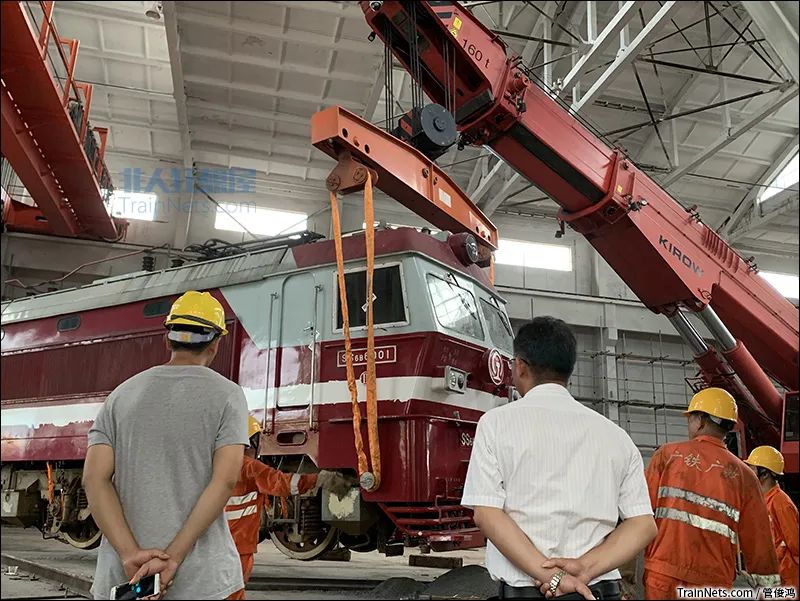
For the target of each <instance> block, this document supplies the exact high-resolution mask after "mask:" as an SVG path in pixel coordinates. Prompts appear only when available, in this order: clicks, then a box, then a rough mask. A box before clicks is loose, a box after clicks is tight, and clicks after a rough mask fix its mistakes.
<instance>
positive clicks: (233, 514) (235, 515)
mask: <svg viewBox="0 0 800 601" xmlns="http://www.w3.org/2000/svg"><path fill="white" fill-rule="evenodd" d="M256 509H258V508H257V507H256V506H255V505H250V506H248V507H245V508H244V509H236V510H234V511H226V512H225V517H226V518H227V519H229V520H238V519H239V518H243V517H244V516H246V515H253V514H254V513H255V512H256Z"/></svg>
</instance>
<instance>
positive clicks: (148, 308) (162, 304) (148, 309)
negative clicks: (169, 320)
mask: <svg viewBox="0 0 800 601" xmlns="http://www.w3.org/2000/svg"><path fill="white" fill-rule="evenodd" d="M171 306H172V303H171V302H170V301H168V300H157V301H152V302H149V303H147V304H146V305H145V306H144V309H143V311H144V316H145V317H161V316H163V315H166V314H167V313H169V309H170V307H171Z"/></svg>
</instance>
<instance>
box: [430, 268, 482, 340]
mask: <svg viewBox="0 0 800 601" xmlns="http://www.w3.org/2000/svg"><path fill="white" fill-rule="evenodd" d="M428 292H430V295H431V301H432V302H433V312H434V313H435V314H436V319H437V321H438V322H439V323H440V324H442V326H444V327H445V328H447V329H448V330H453V331H454V332H458V333H459V334H466V335H467V336H472V337H473V338H478V339H479V340H483V326H482V325H481V319H480V317H478V307H477V305H476V304H475V297H474V296H473V295H472V293H471V292H470V291H469V290H465V289H464V288H461V287H460V286H459V285H458V284H456V283H455V282H452V281H448V280H444V279H442V278H440V277H437V276H435V275H431V274H428Z"/></svg>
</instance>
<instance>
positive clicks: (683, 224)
mask: <svg viewBox="0 0 800 601" xmlns="http://www.w3.org/2000/svg"><path fill="white" fill-rule="evenodd" d="M361 7H362V10H363V11H364V14H365V17H366V20H367V22H368V24H369V26H370V27H371V28H372V30H373V32H374V34H376V35H378V36H379V37H380V38H381V39H382V40H383V41H384V43H385V44H386V46H387V47H388V49H389V50H390V51H391V53H392V54H393V55H394V57H395V58H396V59H397V60H399V61H400V62H401V63H402V64H403V66H404V67H405V68H406V69H407V70H408V71H409V73H410V74H411V75H412V77H413V78H414V79H415V80H416V82H417V84H418V85H420V86H421V87H422V89H423V90H424V91H425V93H426V94H427V95H428V97H429V98H431V99H432V100H433V101H434V102H435V103H438V104H439V105H444V106H446V107H449V109H450V112H451V113H452V115H453V118H454V121H455V126H456V128H457V130H458V134H459V138H458V144H459V146H460V147H463V146H464V145H473V146H481V145H487V146H489V147H490V148H491V149H492V150H493V151H494V152H495V153H496V154H497V155H499V156H500V157H502V158H503V159H504V160H505V161H506V162H507V163H509V164H510V165H511V166H512V167H513V168H514V169H516V170H517V171H518V172H519V173H520V174H522V175H523V176H525V177H526V178H527V179H528V180H530V181H531V182H532V183H533V184H534V185H536V186H537V187H538V188H539V189H541V190H542V191H544V192H545V193H547V194H548V195H549V196H550V197H551V198H552V199H553V200H554V201H555V202H557V203H558V204H559V205H560V206H561V210H560V212H559V220H561V221H562V222H563V223H566V224H569V226H570V227H571V228H572V229H574V230H575V231H577V232H579V233H581V234H583V235H584V236H585V237H586V238H587V240H588V241H589V242H590V243H591V244H592V246H593V247H594V248H595V249H596V250H597V251H598V252H599V253H600V254H601V255H602V256H603V258H604V259H605V260H606V261H607V262H608V264H609V265H610V266H611V267H612V268H613V269H614V270H615V271H616V272H617V273H618V274H619V275H620V276H621V277H622V279H623V280H624V281H625V283H626V284H627V285H628V286H629V287H630V288H631V289H632V290H633V291H634V293H636V295H637V296H638V297H639V298H640V299H641V301H642V302H643V303H644V304H645V305H646V306H647V307H648V308H649V309H651V310H652V311H654V312H656V313H660V314H663V315H665V316H666V317H668V318H669V320H670V321H671V322H672V323H673V325H674V326H675V328H676V329H677V331H678V332H679V333H680V335H681V336H682V338H683V339H684V340H685V341H686V343H687V344H688V345H689V346H690V348H691V349H692V351H693V353H694V356H695V360H696V362H697V364H698V365H699V367H700V374H699V377H698V378H697V379H696V380H692V381H690V382H689V383H690V384H691V385H693V386H694V387H695V388H702V387H704V386H712V385H713V386H720V387H723V388H726V389H727V390H729V391H730V392H731V393H732V394H733V395H734V396H735V397H736V398H737V400H738V401H739V405H740V408H741V414H742V418H743V423H744V424H746V429H745V433H746V442H747V444H748V446H749V445H752V444H765V443H766V444H772V445H775V446H781V448H782V451H783V453H784V455H785V456H786V463H787V468H786V469H787V472H790V473H791V474H792V475H793V478H794V479H796V478H797V472H798V471H800V470H799V468H800V465H798V429H799V428H798V407H797V392H796V391H797V389H798V312H797V309H796V308H795V307H794V306H793V305H792V304H791V303H789V302H788V301H787V300H786V299H785V298H783V297H782V296H780V295H779V294H778V293H777V292H776V291H775V290H774V289H773V288H772V287H771V286H770V285H769V284H768V283H767V282H766V281H764V280H763V279H762V278H761V277H758V276H757V268H756V266H755V265H754V264H753V263H752V262H751V261H749V260H745V259H743V258H742V257H741V256H740V255H739V254H738V253H737V252H736V251H735V250H734V249H732V248H731V247H730V246H729V245H728V244H727V243H726V242H725V241H724V240H722V239H721V238H720V237H719V236H718V235H717V234H716V233H715V232H714V231H713V230H711V229H710V228H709V227H708V226H706V225H705V224H704V223H703V222H702V221H701V219H700V216H699V215H698V214H697V213H696V212H695V211H694V210H691V209H690V210H687V209H685V208H683V207H682V206H681V205H680V204H679V203H678V202H677V201H676V200H675V199H673V198H672V197H671V196H670V195H669V194H668V193H667V192H666V191H665V190H663V189H662V188H661V187H660V186H659V185H658V184H657V183H656V182H655V181H653V180H652V179H651V178H650V177H649V176H648V175H647V174H645V173H644V172H642V171H641V170H640V169H639V168H638V167H637V166H636V165H635V164H633V162H632V161H630V160H629V159H628V158H626V157H625V156H624V155H623V154H622V153H621V152H620V151H619V150H617V149H612V148H609V147H608V146H607V145H606V144H605V143H604V142H603V141H602V140H600V139H599V138H598V137H597V136H596V135H595V134H593V133H592V132H590V131H589V130H588V129H587V128H586V127H584V125H582V124H581V122H580V121H579V120H578V119H577V118H576V117H575V116H573V115H572V114H571V113H570V112H569V111H568V110H565V109H564V108H562V107H561V106H560V105H559V104H558V103H557V102H556V101H554V99H553V98H552V97H551V96H550V95H549V94H548V93H547V92H545V91H544V90H543V89H541V88H540V87H538V86H537V85H535V84H533V83H532V82H531V80H530V79H529V77H528V76H527V75H526V69H525V67H524V65H522V63H521V59H520V58H519V57H517V56H514V55H511V54H509V52H508V49H507V47H506V45H505V44H504V43H503V41H502V40H501V39H500V38H499V37H498V36H497V35H495V34H494V33H492V32H491V31H490V30H488V29H487V28H486V27H485V26H484V25H483V24H482V23H480V22H479V21H478V20H477V19H476V18H475V17H474V16H473V15H472V14H471V13H470V12H468V11H466V10H465V9H464V8H463V7H461V6H460V5H459V4H458V3H457V2H398V1H387V2H375V1H362V2H361ZM373 37H374V36H373ZM434 106H435V105H434ZM421 108H422V107H419V106H415V108H414V109H413V110H412V112H411V113H409V114H408V115H404V116H403V117H402V118H401V122H400V126H401V127H398V130H396V132H395V133H399V134H400V137H401V138H402V137H405V138H406V139H407V140H409V141H411V143H412V144H414V141H413V140H412V138H413V135H412V134H416V133H417V130H421V129H424V128H423V126H422V124H421V122H422V121H423V120H424V119H422V118H420V119H418V120H417V122H418V123H420V125H419V126H418V127H417V128H416V129H415V126H414V121H415V117H417V116H418V115H419V113H420V112H421ZM426 108H427V107H426ZM439 108H441V107H439ZM437 116H438V117H440V118H441V115H437ZM440 123H441V121H440ZM401 128H402V130H405V132H406V133H407V134H408V135H406V136H404V135H403V131H401ZM444 129H446V128H444V127H438V126H437V127H436V128H435V129H431V131H432V132H433V133H434V134H436V131H435V130H438V131H443V130H444ZM434 137H435V136H434ZM346 138H347V135H346V132H345V135H344V136H343V137H342V136H341V135H340V136H339V138H338V140H339V141H340V142H344V143H345V144H346V146H347V150H348V153H349V154H348V157H349V156H350V155H352V158H353V159H354V160H355V161H356V162H360V163H363V164H364V165H366V166H368V167H370V168H378V167H379V164H378V162H377V160H376V157H375V154H374V153H373V155H372V156H370V155H369V154H368V153H367V152H364V149H363V148H358V144H353V143H352V140H351V141H350V142H349V143H348V142H346V140H345V139H346ZM415 145H416V144H415ZM417 146H418V147H419V148H420V149H422V148H423V145H417ZM428 146H430V140H428ZM426 154H427V153H426ZM438 154H441V152H439V153H438ZM428 156H432V155H431V154H428ZM381 183H382V182H381V181H380V179H379V180H378V187H381ZM435 190H436V187H435V186H430V192H429V195H428V199H429V201H430V203H431V204H432V205H436V204H437V203H438V204H441V203H440V202H439V199H438V198H435V197H434V192H435ZM462 223H463V222H462ZM477 233H478V236H477V238H478V242H479V243H484V244H485V245H486V246H493V244H491V243H489V244H486V242H488V241H487V240H486V238H485V236H481V235H480V234H481V232H480V231H478V232H477ZM492 242H494V241H492ZM687 312H688V313H695V314H697V315H698V316H699V317H700V319H701V320H702V321H703V323H704V324H705V325H706V326H707V328H708V329H709V331H710V332H711V334H712V335H713V338H714V340H715V344H714V345H713V346H712V345H709V344H707V343H706V342H705V340H704V339H703V338H702V337H701V336H700V335H699V334H698V332H697V330H696V329H695V328H694V327H693V325H692V323H691V322H690V321H689V320H688V319H687V317H686V313H687ZM743 341H747V347H746V346H745V344H744V342H743ZM770 376H771V378H772V379H770ZM773 380H774V381H775V382H777V383H778V384H779V385H780V386H781V387H783V388H784V389H785V391H786V392H785V393H784V394H782V393H781V392H779V391H778V389H777V388H776V386H775V384H774V383H773ZM790 487H791V488H795V487H796V482H793V483H791V484H790Z"/></svg>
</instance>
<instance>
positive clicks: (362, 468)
mask: <svg viewBox="0 0 800 601" xmlns="http://www.w3.org/2000/svg"><path fill="white" fill-rule="evenodd" d="M330 197H331V221H332V224H333V240H334V246H335V248H336V271H337V277H338V281H339V299H340V303H341V307H342V331H343V333H344V351H345V353H344V356H345V367H346V370H347V388H348V389H349V390H350V400H351V401H352V406H353V436H354V438H355V449H356V456H357V457H358V475H359V476H362V475H363V474H365V473H367V472H369V464H368V463H367V456H366V454H365V453H364V442H363V439H362V437H361V409H360V407H359V404H358V388H357V386H356V378H355V374H354V372H353V345H352V340H351V338H350V314H349V311H348V307H347V290H346V288H345V279H344V255H343V253H342V224H341V219H340V216H339V204H338V201H337V199H336V192H333V191H332V192H331V193H330ZM364 221H365V222H366V231H365V238H366V251H367V252H366V254H367V273H366V277H367V302H366V305H367V371H366V388H367V403H366V404H367V434H368V437H369V454H370V462H371V464H372V475H373V476H374V478H375V479H374V484H373V485H372V486H371V487H370V490H377V488H378V487H379V486H380V483H381V449H380V442H379V440H378V398H377V390H376V378H375V331H374V330H375V328H374V316H373V311H372V294H373V272H374V270H375V211H374V207H373V201H372V176H371V174H370V173H369V172H367V181H366V183H365V185H364Z"/></svg>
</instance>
